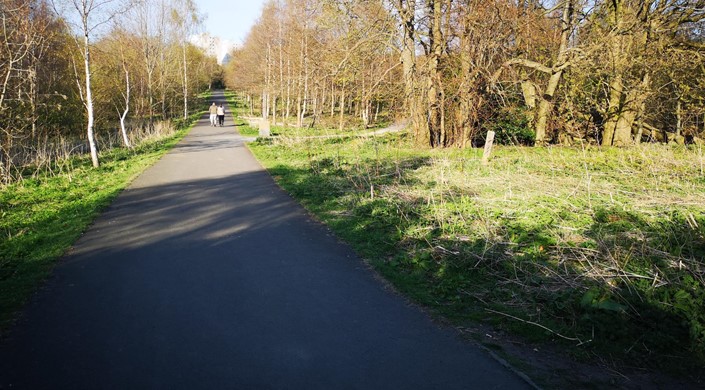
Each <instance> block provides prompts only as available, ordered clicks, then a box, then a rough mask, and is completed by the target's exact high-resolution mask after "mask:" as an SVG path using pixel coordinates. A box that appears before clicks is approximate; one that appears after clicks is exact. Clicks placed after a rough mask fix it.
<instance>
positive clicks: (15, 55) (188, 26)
mask: <svg viewBox="0 0 705 390" xmlns="http://www.w3.org/2000/svg"><path fill="white" fill-rule="evenodd" d="M0 11H1V22H2V26H1V28H2V30H0V53H1V54H0V181H2V182H5V183H7V182H11V181H13V180H15V179H17V178H18V177H20V176H21V175H22V172H23V170H24V169H26V168H27V167H34V168H37V169H38V168H41V166H43V165H51V164H53V163H54V162H55V161H56V160H57V159H60V158H65V157H67V156H69V155H71V154H73V153H76V152H90V153H91V155H92V159H93V164H94V165H95V166H97V165H98V164H99V161H98V150H99V149H100V148H101V147H102V148H108V147H111V146H113V145H118V144H122V145H124V146H127V147H130V146H131V144H132V142H133V141H134V140H139V139H140V138H144V137H148V136H151V135H153V134H154V133H158V132H160V131H162V130H163V129H165V128H171V127H172V126H171V121H172V120H173V119H176V118H185V117H186V116H187V115H188V113H189V112H190V111H191V110H192V109H193V108H195V107H191V104H192V102H193V100H194V98H195V96H196V95H197V92H201V91H203V90H204V89H205V88H207V87H208V86H209V83H210V82H211V79H212V76H213V75H214V74H217V72H218V71H219V66H218V65H217V64H216V62H215V59H212V58H208V57H206V55H205V54H204V53H202V51H201V50H199V49H197V48H195V47H194V46H192V45H190V44H189V43H188V37H189V35H190V34H191V33H192V31H193V30H194V27H195V26H196V25H197V24H198V23H199V19H198V18H199V16H198V11H197V10H196V9H195V7H194V5H193V3H192V2H191V0H150V1H144V2H131V1H121V0H120V1H119V0H107V1H102V2H92V1H89V2H86V1H83V2H81V1H77V2H74V1H65V2H61V1H60V0H55V1H50V0H0Z"/></svg>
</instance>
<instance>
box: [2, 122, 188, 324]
mask: <svg viewBox="0 0 705 390" xmlns="http://www.w3.org/2000/svg"><path fill="white" fill-rule="evenodd" d="M200 116H201V113H197V114H194V115H193V117H192V118H191V121H190V123H186V122H184V121H182V122H181V123H179V126H180V128H181V129H180V130H177V131H176V132H175V133H172V135H170V136H168V137H165V138H161V139H158V140H152V141H149V142H146V143H143V144H142V145H139V146H137V147H136V148H135V149H133V150H128V149H113V150H110V151H108V152H105V153H101V156H100V158H101V166H100V168H98V169H94V168H93V167H92V166H91V162H90V159H89V158H87V157H86V156H82V157H78V158H72V159H71V161H64V162H62V163H61V165H62V166H61V168H60V169H54V170H46V171H45V172H44V173H36V172H35V173H34V174H33V175H32V176H31V177H27V178H25V179H23V180H21V181H20V182H18V183H15V184H12V185H8V186H6V187H4V188H2V190H1V191H0V331H5V330H6V329H7V328H8V327H9V325H10V324H11V322H12V320H13V319H14V317H15V315H16V313H17V311H18V310H20V308H21V307H22V306H23V305H24V303H25V302H26V301H27V299H28V297H29V296H30V295H31V294H32V293H33V292H34V291H35V290H36V288H37V286H39V284H40V283H41V282H42V280H44V279H45V278H46V277H47V276H48V275H49V274H50V272H51V270H52V268H53V266H54V264H55V262H56V260H57V259H59V258H60V257H61V256H62V255H63V254H64V253H65V252H66V250H67V249H68V248H69V247H70V246H71V245H72V244H73V243H74V242H75V241H76V240H77V239H78V238H79V237H80V236H81V234H82V233H83V232H84V231H85V229H86V228H87V227H88V226H89V225H90V223H91V222H92V221H93V219H94V218H95V217H96V216H97V215H98V214H99V213H100V211H101V210H103V209H104V208H105V207H107V206H108V205H109V204H110V203H111V202H112V200H113V199H114V198H115V197H116V196H117V195H118V194H119V193H120V192H121V191H122V190H123V189H124V188H125V187H127V186H128V185H129V183H130V182H132V180H133V179H134V178H135V177H137V176H138V175H139V174H140V173H142V172H143V171H144V169H146V168H147V167H149V166H151V165H152V164H153V163H154V162H156V161H157V160H158V159H159V158H160V157H161V156H163V155H164V154H165V153H166V152H167V151H169V150H170V149H171V148H172V147H173V146H174V145H176V143H177V142H178V141H179V140H181V139H182V138H183V137H184V136H185V135H186V133H187V132H188V129H190V126H191V124H192V123H194V122H195V120H197V119H198V117H200ZM57 172H60V173H57Z"/></svg>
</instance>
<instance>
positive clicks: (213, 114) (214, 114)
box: [208, 102, 218, 126]
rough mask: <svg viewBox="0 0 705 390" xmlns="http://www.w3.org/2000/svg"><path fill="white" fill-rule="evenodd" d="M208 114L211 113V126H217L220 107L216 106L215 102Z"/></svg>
mask: <svg viewBox="0 0 705 390" xmlns="http://www.w3.org/2000/svg"><path fill="white" fill-rule="evenodd" d="M208 112H209V113H210V120H211V126H215V125H216V119H217V117H218V106H216V105H215V102H213V104H211V106H210V107H209V108H208Z"/></svg>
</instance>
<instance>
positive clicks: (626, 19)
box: [226, 0, 705, 147]
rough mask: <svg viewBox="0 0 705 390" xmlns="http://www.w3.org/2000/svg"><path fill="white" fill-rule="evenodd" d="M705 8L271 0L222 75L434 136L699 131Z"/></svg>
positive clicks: (687, 139) (262, 110) (263, 106)
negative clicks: (406, 122)
mask: <svg viewBox="0 0 705 390" xmlns="http://www.w3.org/2000/svg"><path fill="white" fill-rule="evenodd" d="M704 17H705V1H703V0H651V1H644V0H611V1H599V0H595V1H592V0H562V1H557V0H553V1H548V0H547V1H540V0H513V1H510V0H323V1H313V0H272V1H270V2H269V3H268V4H267V5H266V6H265V8H264V10H263V13H262V16H261V18H260V20H259V22H258V23H257V24H256V25H255V26H254V27H253V29H252V30H251V32H250V35H249V36H248V38H247V40H246V42H245V44H244V46H243V47H242V48H241V49H239V50H237V51H236V52H235V53H233V61H232V62H231V63H230V64H229V66H228V67H227V69H226V83H227V84H228V86H230V87H231V88H234V89H237V90H239V91H243V92H245V93H246V94H247V95H248V97H249V98H250V99H251V101H252V103H253V106H254V107H256V110H257V111H258V112H257V113H258V114H261V115H263V116H268V117H270V118H272V119H273V120H275V121H276V120H278V119H277V118H280V119H281V118H284V121H285V122H292V121H293V119H295V121H293V123H295V124H296V125H298V126H301V125H303V124H304V120H305V119H308V120H309V122H308V123H311V122H312V121H313V122H315V121H316V120H318V119H321V118H336V119H337V120H338V121H339V122H338V125H339V126H340V127H343V126H344V125H345V123H344V121H346V118H349V117H350V116H354V117H356V118H357V119H358V122H359V123H360V124H361V125H364V126H368V125H372V124H375V122H378V121H386V120H390V119H407V120H409V123H410V127H411V128H412V129H413V132H414V134H415V136H416V139H417V140H418V141H419V142H420V143H423V144H426V145H430V146H433V147H448V146H461V147H462V146H469V145H472V144H482V143H483V142H484V137H485V135H486V133H487V131H489V130H494V131H496V132H497V137H498V139H499V140H500V141H502V142H505V143H516V144H527V145H530V144H536V145H544V144H549V143H560V144H573V143H576V142H590V143H594V144H600V145H606V146H610V145H614V146H627V145H633V144H635V143H639V142H664V143H678V144H687V143H700V142H702V137H703V132H704V127H705V101H704V100H703V98H704V97H705V66H704V65H705V64H704V62H703V50H704V49H705V42H704V41H703V38H704V36H703V18H704ZM253 111H254V110H253ZM253 113H254V112H253ZM290 118H291V120H290Z"/></svg>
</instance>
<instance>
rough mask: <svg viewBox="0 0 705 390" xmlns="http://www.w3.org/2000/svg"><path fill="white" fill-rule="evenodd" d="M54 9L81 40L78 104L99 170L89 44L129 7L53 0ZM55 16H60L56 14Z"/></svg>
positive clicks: (111, 0) (112, 0) (116, 0)
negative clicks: (65, 14)
mask: <svg viewBox="0 0 705 390" xmlns="http://www.w3.org/2000/svg"><path fill="white" fill-rule="evenodd" d="M52 1H53V2H54V7H55V9H57V10H58V9H66V10H67V11H68V12H69V15H70V16H69V17H68V18H67V19H66V20H67V22H68V23H71V25H72V26H73V27H74V28H75V29H76V31H77V33H79V34H80V39H79V38H77V39H76V45H77V47H78V49H79V52H80V57H81V59H82V62H83V64H82V67H83V69H82V70H83V72H82V73H83V75H82V76H80V75H79V72H78V68H77V72H76V83H77V86H78V89H79V92H80V95H81V100H82V101H83V105H84V107H85V109H86V136H87V139H88V145H89V148H90V154H91V162H92V163H93V166H94V167H96V168H97V167H98V166H100V162H99V160H98V146H97V144H96V139H95V133H94V128H93V126H94V123H95V112H94V101H93V86H92V73H91V72H92V62H91V47H92V41H93V39H94V38H96V35H98V34H99V32H100V29H101V28H102V27H103V26H105V25H106V24H108V23H109V22H110V21H111V20H113V19H114V18H115V17H116V16H117V15H119V14H122V13H124V12H126V11H127V9H129V7H130V6H131V5H132V4H131V3H130V2H129V1H126V0H102V1H95V0H64V1H63V2H61V0H52ZM57 13H61V12H58V11H57Z"/></svg>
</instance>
